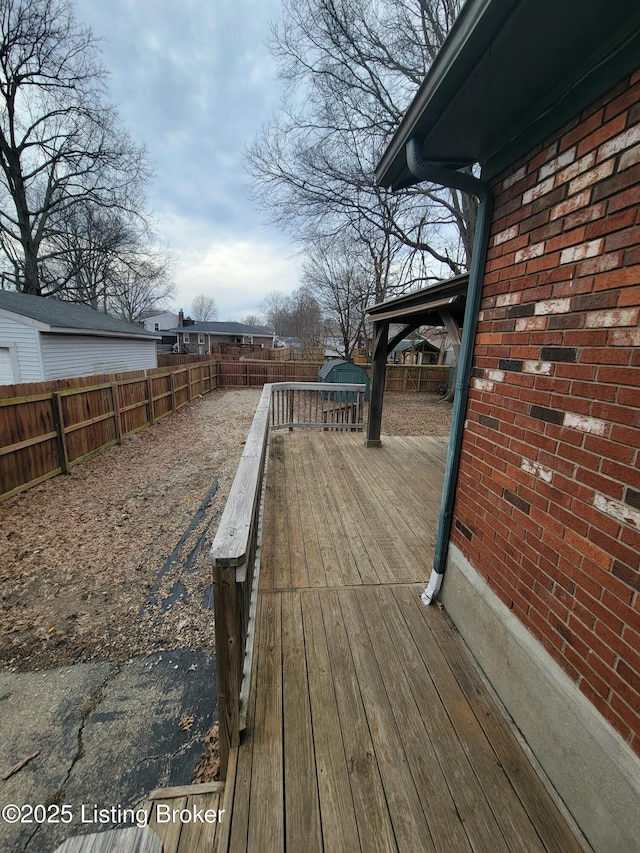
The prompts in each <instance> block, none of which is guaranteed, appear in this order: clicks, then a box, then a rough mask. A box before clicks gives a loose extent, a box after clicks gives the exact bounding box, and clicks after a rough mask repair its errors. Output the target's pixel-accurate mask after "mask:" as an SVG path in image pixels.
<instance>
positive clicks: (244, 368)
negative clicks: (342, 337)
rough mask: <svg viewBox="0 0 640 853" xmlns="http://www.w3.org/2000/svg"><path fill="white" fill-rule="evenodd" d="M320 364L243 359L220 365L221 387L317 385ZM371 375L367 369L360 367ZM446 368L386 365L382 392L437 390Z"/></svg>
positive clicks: (439, 387)
mask: <svg viewBox="0 0 640 853" xmlns="http://www.w3.org/2000/svg"><path fill="white" fill-rule="evenodd" d="M323 364H324V362H323V361H283V362H277V361H261V360H257V359H251V360H250V359H245V358H243V359H242V360H241V361H225V362H221V363H220V385H221V386H222V387H223V388H237V387H244V388H262V386H263V385H266V384H267V383H269V382H317V381H318V371H319V370H320V368H321V367H322V365H323ZM362 366H363V367H364V368H365V370H366V371H367V373H369V375H371V369H370V368H371V366H370V365H366V364H363V365H362ZM448 378H449V368H448V367H446V366H438V365H435V364H422V365H417V366H416V365H406V364H389V365H387V374H386V384H385V390H386V391H416V392H417V391H437V390H439V389H441V388H442V387H443V386H446V384H447V381H448Z"/></svg>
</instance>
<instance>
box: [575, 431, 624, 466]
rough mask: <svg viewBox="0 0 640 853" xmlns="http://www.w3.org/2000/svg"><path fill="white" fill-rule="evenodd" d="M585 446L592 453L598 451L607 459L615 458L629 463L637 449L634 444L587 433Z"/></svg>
mask: <svg viewBox="0 0 640 853" xmlns="http://www.w3.org/2000/svg"><path fill="white" fill-rule="evenodd" d="M584 448H585V450H588V451H589V452H591V453H597V454H599V455H600V456H602V457H603V458H605V459H615V460H616V461H618V462H621V463H623V464H625V463H626V464H627V465H629V464H630V463H631V462H632V461H633V459H634V457H635V449H634V448H633V447H632V446H629V445H626V444H621V443H620V442H617V441H610V440H608V439H606V438H601V437H600V436H597V435H587V436H585V440H584Z"/></svg>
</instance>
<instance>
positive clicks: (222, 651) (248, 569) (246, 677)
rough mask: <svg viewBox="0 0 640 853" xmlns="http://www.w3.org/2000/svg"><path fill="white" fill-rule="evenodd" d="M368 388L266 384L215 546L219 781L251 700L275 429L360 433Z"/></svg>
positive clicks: (243, 725)
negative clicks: (267, 476)
mask: <svg viewBox="0 0 640 853" xmlns="http://www.w3.org/2000/svg"><path fill="white" fill-rule="evenodd" d="M363 400H364V386H363V385H337V384H333V383H326V384H325V383H315V382H307V383H303V382H299V383H292V382H283V383H276V384H271V385H265V386H264V389H263V392H262V396H261V397H260V402H259V403H258V407H257V409H256V413H255V415H254V418H253V423H252V424H251V429H250V430H249V435H248V436H247V440H246V443H245V446H244V451H243V453H242V456H241V458H240V462H239V464H238V470H237V472H236V476H235V479H234V481H233V484H232V486H231V490H230V492H229V497H228V498H227V502H226V504H225V508H224V512H223V514H222V518H221V519H220V525H219V527H218V531H217V533H216V536H215V539H214V541H213V545H212V546H211V561H212V563H213V584H214V596H215V597H214V607H215V634H216V667H217V675H218V685H217V689H218V720H219V743H220V778H221V779H225V777H226V770H227V763H228V759H229V751H230V749H231V747H235V746H239V744H240V732H241V731H242V730H243V729H244V727H245V719H246V706H247V701H248V697H249V686H250V677H251V660H252V655H253V633H254V630H253V629H254V625H255V611H256V603H257V594H258V574H259V568H260V541H261V525H262V515H263V512H262V509H263V505H264V481H265V473H266V462H267V446H268V442H269V432H270V429H271V428H274V429H277V428H279V427H288V428H290V429H293V428H294V427H306V428H309V427H316V428H320V429H334V430H335V429H349V430H353V429H362V428H363V424H362V412H363Z"/></svg>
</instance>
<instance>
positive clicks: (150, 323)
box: [141, 312, 178, 332]
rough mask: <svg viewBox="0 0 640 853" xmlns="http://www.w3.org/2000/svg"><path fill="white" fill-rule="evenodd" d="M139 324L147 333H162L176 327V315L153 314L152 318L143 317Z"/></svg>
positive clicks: (167, 313)
mask: <svg viewBox="0 0 640 853" xmlns="http://www.w3.org/2000/svg"><path fill="white" fill-rule="evenodd" d="M141 323H142V325H143V326H144V327H145V329H146V330H147V331H148V332H162V331H165V330H168V329H173V328H174V326H177V325H178V315H177V314H172V313H171V312H166V313H164V314H154V315H153V316H152V317H144V318H143V319H142V320H141Z"/></svg>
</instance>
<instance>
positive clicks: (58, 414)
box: [51, 391, 69, 474]
mask: <svg viewBox="0 0 640 853" xmlns="http://www.w3.org/2000/svg"><path fill="white" fill-rule="evenodd" d="M51 403H52V406H53V422H54V425H55V428H56V432H57V434H58V455H59V460H60V468H61V470H62V473H63V474H68V473H69V454H68V452H67V441H66V436H65V431H64V413H63V411H62V400H61V399H60V394H59V393H58V392H57V391H54V392H53V394H52V395H51Z"/></svg>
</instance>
